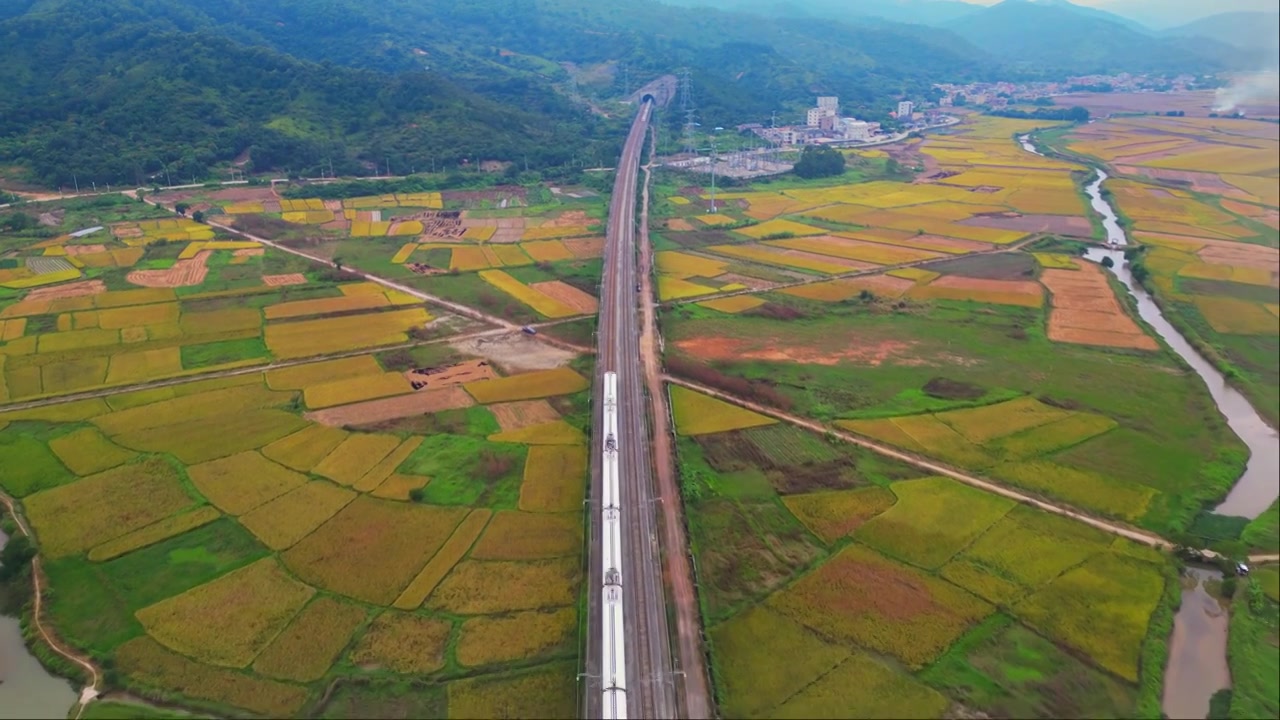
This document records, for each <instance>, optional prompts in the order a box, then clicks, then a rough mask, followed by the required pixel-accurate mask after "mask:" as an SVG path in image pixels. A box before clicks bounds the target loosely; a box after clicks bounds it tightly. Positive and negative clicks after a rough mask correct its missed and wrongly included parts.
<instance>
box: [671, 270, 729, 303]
mask: <svg viewBox="0 0 1280 720" xmlns="http://www.w3.org/2000/svg"><path fill="white" fill-rule="evenodd" d="M715 292H719V290H717V289H716V288H714V287H709V286H707V285H699V284H698V283H695V282H689V281H688V280H681V279H679V278H674V277H670V276H668V275H660V276H658V298H659V299H660V300H681V299H683V298H690V297H697V296H699V295H710V294H712V293H715Z"/></svg>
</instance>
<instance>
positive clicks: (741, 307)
mask: <svg viewBox="0 0 1280 720" xmlns="http://www.w3.org/2000/svg"><path fill="white" fill-rule="evenodd" d="M764 302H765V301H764V300H762V299H760V298H758V297H755V296H753V295H735V296H733V297H727V298H717V299H715V300H704V301H702V302H700V303H698V305H699V306H700V307H704V308H709V309H711V310H716V311H719V312H722V313H729V314H730V315H736V314H738V313H742V312H746V311H748V310H753V309H755V308H758V307H760V306H761V305H764Z"/></svg>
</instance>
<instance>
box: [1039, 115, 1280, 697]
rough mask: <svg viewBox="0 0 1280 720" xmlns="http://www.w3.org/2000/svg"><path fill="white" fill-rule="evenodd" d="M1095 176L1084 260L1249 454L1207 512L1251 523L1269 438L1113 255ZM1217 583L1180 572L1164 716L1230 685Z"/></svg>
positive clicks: (1271, 453)
mask: <svg viewBox="0 0 1280 720" xmlns="http://www.w3.org/2000/svg"><path fill="white" fill-rule="evenodd" d="M1019 140H1021V142H1022V146H1023V148H1025V149H1027V150H1028V151H1030V152H1035V153H1036V154H1040V153H1038V152H1037V151H1036V149H1035V147H1034V146H1033V145H1032V144H1031V143H1030V141H1029V140H1030V139H1029V138H1027V137H1022V138H1019ZM1096 171H1097V173H1098V176H1097V178H1096V179H1095V180H1094V181H1093V182H1092V183H1090V184H1089V185H1088V187H1087V188H1086V191H1087V193H1088V195H1089V202H1090V205H1091V206H1092V207H1093V210H1094V212H1096V213H1097V214H1098V216H1099V217H1100V218H1101V219H1102V225H1103V227H1104V228H1105V229H1106V236H1107V245H1108V247H1106V248H1091V249H1090V250H1089V251H1088V252H1087V253H1085V257H1086V258H1087V259H1089V260H1091V261H1093V262H1098V263H1101V262H1102V261H1103V259H1104V258H1110V259H1111V262H1112V266H1111V271H1112V273H1114V274H1115V276H1116V277H1117V278H1118V279H1119V280H1120V282H1122V283H1124V286H1125V287H1126V288H1128V290H1129V294H1130V295H1132V296H1133V298H1134V299H1135V300H1136V301H1137V305H1138V314H1139V315H1140V316H1141V317H1142V319H1143V320H1145V321H1146V322H1147V324H1149V325H1150V326H1151V327H1153V328H1154V329H1155V331H1156V332H1157V333H1159V334H1160V336H1161V337H1162V338H1164V340H1165V342H1167V343H1168V344H1169V347H1171V348H1173V351H1174V352H1176V353H1177V354H1178V355H1179V356H1180V357H1182V359H1183V360H1185V361H1186V362H1187V364H1188V365H1190V366H1191V368H1192V369H1193V370H1195V372H1196V374H1197V375H1199V376H1200V378H1201V379H1202V380H1204V383H1205V385H1206V386H1207V387H1208V389H1209V393H1210V395H1212V397H1213V400H1214V402H1215V403H1216V404H1217V406H1218V409H1219V411H1220V412H1221V413H1222V414H1223V416H1224V417H1225V418H1226V419H1227V424H1228V425H1229V426H1230V428H1231V430H1232V431H1233V432H1235V433H1236V435H1238V436H1239V437H1240V439H1241V440H1243V441H1244V443H1245V444H1246V445H1247V446H1248V447H1249V453H1250V456H1249V461H1248V464H1247V465H1246V468H1245V472H1244V474H1243V475H1242V476H1241V477H1240V479H1239V480H1238V481H1236V484H1235V485H1234V486H1233V487H1232V489H1231V491H1230V492H1229V493H1228V494H1227V497H1226V499H1224V500H1223V501H1222V503H1220V504H1219V505H1218V507H1216V508H1214V512H1215V513H1217V514H1219V515H1234V516H1239V517H1247V518H1250V519H1252V518H1255V517H1257V516H1258V515H1260V514H1262V513H1263V512H1264V511H1265V510H1266V509H1267V508H1268V507H1269V506H1270V505H1271V503H1272V502H1273V501H1274V500H1275V499H1276V496H1277V494H1278V493H1280V488H1278V487H1277V483H1276V478H1277V477H1280V442H1277V433H1276V431H1275V430H1273V429H1272V428H1271V427H1270V426H1268V425H1267V424H1266V422H1264V421H1263V419H1262V417H1261V416H1260V415H1259V414H1258V412H1257V410H1255V409H1254V408H1253V406H1252V405H1250V404H1249V401H1248V400H1247V399H1245V397H1244V395H1242V394H1241V393H1240V392H1239V391H1237V390H1236V389H1235V388H1233V387H1231V386H1230V385H1229V384H1227V380H1226V378H1225V377H1224V376H1223V375H1222V373H1220V372H1218V370H1217V368H1215V367H1213V365H1212V364H1210V363H1209V361H1208V360H1206V359H1205V358H1204V357H1203V356H1202V355H1200V353H1199V352H1198V351H1196V349H1195V348H1193V347H1192V346H1191V344H1190V343H1189V342H1187V339H1186V338H1184V337H1183V336H1182V334H1181V333H1179V332H1178V331H1177V329H1175V328H1174V327H1173V326H1172V325H1171V324H1169V321H1167V320H1166V319H1165V318H1164V314H1163V313H1161V311H1160V308H1159V306H1157V305H1156V303H1155V301H1154V300H1153V299H1152V298H1151V296H1150V294H1148V293H1147V291H1146V290H1145V289H1144V288H1143V287H1142V286H1141V285H1140V284H1139V283H1138V282H1137V281H1136V280H1135V279H1134V278H1133V273H1132V272H1130V270H1129V263H1128V261H1127V260H1126V259H1125V257H1124V252H1123V251H1122V250H1120V249H1118V248H1123V247H1125V246H1127V245H1128V244H1129V243H1128V237H1127V236H1126V235H1125V232H1124V228H1123V227H1121V225H1120V221H1119V218H1118V217H1117V215H1116V212H1115V209H1114V208H1112V207H1111V205H1110V203H1108V202H1107V200H1106V198H1104V197H1103V196H1102V184H1103V182H1105V181H1106V179H1107V174H1106V173H1105V172H1104V171H1102V170H1101V169H1100V168H1097V169H1096ZM1221 579H1222V573H1221V572H1219V571H1217V570H1210V569H1206V568H1197V567H1188V568H1187V569H1186V570H1185V572H1184V574H1183V586H1182V604H1181V606H1180V607H1179V609H1178V613H1177V615H1176V616H1175V617H1174V621H1173V634H1172V635H1171V636H1170V638H1169V662H1168V666H1167V667H1166V668H1165V677H1164V697H1163V699H1162V702H1161V705H1162V709H1163V711H1164V714H1165V715H1166V716H1168V717H1174V718H1203V717H1206V716H1207V715H1208V713H1209V703H1210V699H1211V698H1212V697H1213V694H1214V693H1216V692H1217V691H1219V690H1222V689H1224V688H1229V687H1231V671H1230V667H1229V665H1228V662H1227V637H1228V629H1229V625H1230V620H1231V616H1230V613H1229V612H1228V611H1227V610H1226V609H1225V608H1224V607H1223V606H1222V604H1221V603H1220V602H1219V601H1218V599H1217V598H1215V597H1213V596H1212V595H1211V594H1210V593H1209V592H1208V590H1207V588H1206V584H1207V583H1209V582H1211V581H1218V580H1221Z"/></svg>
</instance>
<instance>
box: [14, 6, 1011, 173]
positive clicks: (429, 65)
mask: <svg viewBox="0 0 1280 720" xmlns="http://www.w3.org/2000/svg"><path fill="white" fill-rule="evenodd" d="M562 63H573V64H576V66H586V67H591V68H593V69H594V70H596V72H594V73H591V74H590V76H589V77H587V76H584V80H583V87H582V88H581V89H582V91H583V92H584V94H587V95H589V96H591V95H594V96H596V97H597V98H612V97H618V96H621V95H622V94H623V90H624V88H623V84H624V82H625V80H624V78H630V79H634V80H635V83H634V84H635V85H638V84H640V83H641V82H643V81H644V80H647V79H649V78H652V77H655V76H657V75H659V74H662V73H667V72H672V71H673V70H676V69H677V68H679V67H682V66H683V67H689V68H691V69H692V71H693V75H694V79H695V84H696V86H697V94H698V101H699V109H700V115H701V117H702V119H703V120H704V122H707V123H719V124H729V123H735V122H745V121H747V120H752V119H763V118H766V117H768V115H769V113H770V112H771V111H773V110H783V109H786V107H787V106H788V105H789V104H791V105H795V106H797V107H798V106H800V105H802V104H807V103H809V102H812V97H813V95H815V94H819V93H835V94H839V95H841V96H842V97H843V98H844V100H845V102H846V104H847V105H848V106H850V107H851V108H853V109H855V110H858V109H861V110H862V111H863V112H864V114H865V113H873V114H874V113H884V112H886V111H887V109H888V108H889V106H890V105H891V103H892V102H893V101H894V100H895V99H896V98H897V97H898V96H899V95H910V96H914V97H923V96H924V95H926V94H927V93H929V92H930V90H929V88H930V85H931V84H932V83H933V82H936V81H939V80H963V79H967V78H970V77H995V76H996V75H997V73H998V70H997V68H996V66H995V64H994V63H993V62H992V61H991V60H990V58H989V57H987V56H986V55H985V54H984V53H982V52H980V51H978V50H976V49H974V48H973V47H972V46H970V45H968V44H967V43H965V42H963V41H962V40H960V39H959V38H956V37H955V36H952V35H950V34H948V33H936V32H935V33H922V32H918V31H917V29H915V28H912V27H908V26H892V25H884V26H881V27H877V28H875V29H865V28H864V29H859V28H854V27H849V26H844V25H838V24H832V23H815V22H812V21H804V20H777V19H764V18H760V17H757V16H752V15H742V14H731V13H716V12H707V11H694V10H689V9H685V8H676V7H672V6H668V5H664V4H661V3H657V2H652V1H650V0H630V1H627V0H377V1H375V0H8V2H5V3H3V5H2V6H0V67H3V68H4V76H5V80H6V82H4V83H0V160H4V161H16V162H18V163H20V164H22V165H24V166H26V167H28V168H29V169H30V171H31V174H32V176H33V178H34V179H36V180H38V181H40V182H42V183H46V184H69V183H70V182H71V181H72V179H73V177H74V178H76V179H78V180H79V181H80V182H81V183H82V184H83V183H85V182H89V181H94V182H112V183H126V182H127V183H134V182H139V181H140V180H143V179H145V178H147V177H149V176H152V175H154V174H156V173H160V172H163V171H164V170H165V169H166V168H167V169H168V171H169V172H170V173H171V175H172V176H177V177H183V178H190V177H196V178H202V177H205V176H207V174H208V173H209V171H210V168H212V167H213V166H215V165H217V164H218V163H222V162H226V161H229V160H231V159H233V158H241V159H242V160H243V159H244V158H246V157H247V158H248V159H249V162H250V163H251V165H250V167H251V168H252V169H257V170H265V169H273V170H292V171H298V172H314V173H318V172H319V170H320V169H321V168H324V169H327V168H328V164H329V163H330V162H332V163H333V165H334V168H335V169H336V170H337V171H338V172H339V173H348V174H350V173H361V172H363V173H366V174H367V173H371V172H373V171H374V167H375V166H379V167H383V168H385V165H386V162H387V160H388V159H389V160H390V161H391V165H392V170H393V171H395V172H404V171H408V170H410V169H414V168H417V169H423V168H427V167H430V166H431V165H432V164H433V163H434V164H435V165H436V166H437V167H452V166H456V165H457V164H458V163H460V162H461V161H462V160H463V159H467V158H470V159H479V160H502V161H514V162H516V163H519V164H520V166H521V167H523V166H524V163H525V162H526V161H527V163H528V165H529V167H531V168H535V169H545V168H548V167H554V166H560V165H564V164H567V163H569V162H570V160H572V159H573V158H574V156H575V155H577V156H578V157H579V158H583V159H585V158H589V157H593V156H594V157H595V158H607V157H608V156H609V155H610V154H611V153H612V152H613V151H615V150H616V145H617V142H618V140H617V138H618V137H619V133H618V132H617V129H618V128H617V127H615V126H616V125H617V124H618V123H617V121H610V120H606V119H602V118H600V117H598V116H596V115H593V114H591V113H590V112H589V111H588V109H587V106H586V105H585V104H583V103H581V102H576V101H575V100H574V99H571V98H569V97H568V96H567V95H568V93H567V88H568V85H569V83H568V78H569V74H568V73H567V72H566V70H565V68H564V67H562V65H561V64H562ZM618 63H625V64H626V66H627V67H628V71H627V72H626V73H625V75H624V73H621V72H618V71H617V68H618ZM669 119H670V120H673V121H678V118H674V117H671V118H669Z"/></svg>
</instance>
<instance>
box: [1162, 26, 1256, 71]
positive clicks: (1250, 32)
mask: <svg viewBox="0 0 1280 720" xmlns="http://www.w3.org/2000/svg"><path fill="white" fill-rule="evenodd" d="M1165 34H1167V35H1170V36H1174V37H1201V38H1208V39H1210V40H1214V41H1217V42H1220V43H1225V44H1227V45H1232V46H1234V47H1236V48H1239V49H1240V50H1242V51H1243V52H1245V53H1246V54H1247V57H1249V58H1250V59H1252V61H1253V64H1254V67H1255V68H1257V69H1270V70H1274V69H1277V68H1280V14H1277V13H1275V12H1269V13H1268V12H1233V13H1220V14H1218V15H1211V16H1209V17H1207V18H1201V19H1199V20H1196V21H1195V22H1191V23H1188V24H1186V25H1181V26H1179V27H1176V28H1172V29H1170V30H1167V31H1165Z"/></svg>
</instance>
